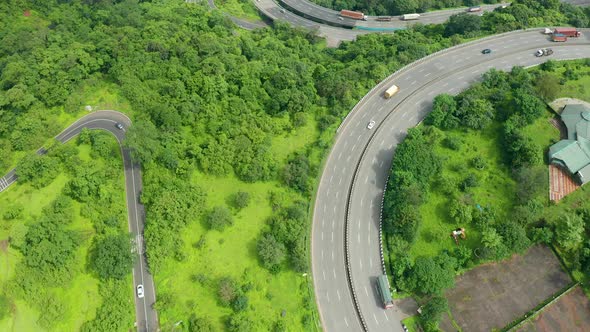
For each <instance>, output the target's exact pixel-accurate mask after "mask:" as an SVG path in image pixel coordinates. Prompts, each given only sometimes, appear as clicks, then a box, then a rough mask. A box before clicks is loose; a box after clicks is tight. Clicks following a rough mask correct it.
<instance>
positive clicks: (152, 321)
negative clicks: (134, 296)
mask: <svg viewBox="0 0 590 332" xmlns="http://www.w3.org/2000/svg"><path fill="white" fill-rule="evenodd" d="M125 154H126V155H127V156H129V158H130V157H131V151H130V150H129V149H127V148H125ZM130 161H131V162H132V168H131V173H132V174H131V175H132V178H133V183H132V185H133V188H135V193H134V195H132V196H131V198H132V199H133V206H134V207H133V215H134V218H135V220H136V228H137V229H136V230H135V234H137V242H138V254H139V258H140V262H141V264H139V267H140V270H139V271H140V272H141V274H142V277H143V287H144V291H145V295H144V302H145V307H144V312H145V314H146V321H147V324H148V326H149V327H150V331H154V330H156V329H157V327H158V313H157V312H156V311H155V310H154V309H153V305H154V304H155V302H156V289H155V282H154V280H153V276H152V275H151V273H150V271H149V266H148V264H147V257H146V250H145V242H144V239H143V234H144V228H145V207H144V206H143V204H141V203H140V195H141V190H142V188H143V183H142V178H141V166H140V165H139V164H138V163H134V162H133V159H131V158H130Z"/></svg>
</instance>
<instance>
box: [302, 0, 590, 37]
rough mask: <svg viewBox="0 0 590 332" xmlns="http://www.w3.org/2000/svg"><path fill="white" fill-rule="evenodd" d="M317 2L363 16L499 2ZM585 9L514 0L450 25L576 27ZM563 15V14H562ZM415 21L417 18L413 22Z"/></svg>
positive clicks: (554, 0) (583, 23)
mask: <svg viewBox="0 0 590 332" xmlns="http://www.w3.org/2000/svg"><path fill="white" fill-rule="evenodd" d="M311 1H312V2H315V3H317V4H318V5H321V6H324V7H328V8H332V9H335V10H341V9H348V10H358V11H361V12H363V13H364V14H366V15H385V16H387V15H401V14H408V13H423V12H427V11H431V10H440V9H447V8H459V7H465V9H467V8H468V7H474V6H479V5H482V4H496V3H503V2H504V1H500V0H484V1H478V0H395V1H394V0H390V1H374V2H371V1H359V0H311ZM588 12H589V10H588V9H583V8H579V7H576V6H573V5H571V4H568V3H562V2H560V1H559V0H547V1H537V0H515V1H512V2H511V5H510V6H508V7H506V8H499V9H496V10H495V11H494V12H491V13H485V14H484V15H483V16H479V15H476V14H467V13H462V14H458V15H454V16H453V18H452V19H451V23H452V24H451V26H452V27H451V28H449V29H461V30H466V31H469V32H470V33H472V34H474V35H478V34H481V33H495V32H503V31H510V30H515V29H519V28H526V27H533V26H538V25H539V24H550V25H552V24H556V23H557V22H564V19H565V22H567V23H568V24H570V25H573V26H576V27H580V28H581V27H587V26H588V17H587V16H588ZM563 15H565V16H563ZM416 22H418V23H419V21H416Z"/></svg>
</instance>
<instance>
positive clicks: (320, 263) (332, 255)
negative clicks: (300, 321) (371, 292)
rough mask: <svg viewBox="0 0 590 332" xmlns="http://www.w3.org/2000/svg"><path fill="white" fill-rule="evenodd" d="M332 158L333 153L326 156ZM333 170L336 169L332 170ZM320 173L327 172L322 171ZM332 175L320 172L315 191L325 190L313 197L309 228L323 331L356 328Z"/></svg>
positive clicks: (338, 201) (341, 215) (339, 195)
mask: <svg viewBox="0 0 590 332" xmlns="http://www.w3.org/2000/svg"><path fill="white" fill-rule="evenodd" d="M334 158H336V156H335V154H334V153H331V154H330V155H329V156H328V163H330V160H333V159H334ZM333 171H337V170H333ZM323 174H327V172H324V173H323ZM334 181H339V182H340V183H341V181H342V178H340V177H338V179H336V178H335V177H334V176H330V177H329V178H327V177H324V176H322V178H321V180H320V185H319V189H318V193H325V196H323V197H319V196H318V197H317V198H316V205H315V209H314V220H315V221H317V222H314V225H313V227H314V228H313V230H312V248H311V249H312V252H313V253H314V254H313V255H312V267H313V279H314V288H315V290H316V291H315V293H316V301H317V302H318V306H319V307H320V308H322V310H321V311H320V317H321V318H322V323H323V324H322V325H323V327H324V329H325V330H326V331H359V330H361V326H360V323H359V321H358V318H357V313H356V311H355V309H354V302H353V300H352V295H351V294H350V289H349V284H348V280H347V279H346V271H345V257H344V228H343V225H342V221H343V220H344V211H343V209H341V208H340V207H341V206H342V205H340V204H343V201H342V200H343V199H344V197H345V195H344V193H336V192H332V193H330V190H329V189H328V187H329V186H330V184H331V183H332V182H334Z"/></svg>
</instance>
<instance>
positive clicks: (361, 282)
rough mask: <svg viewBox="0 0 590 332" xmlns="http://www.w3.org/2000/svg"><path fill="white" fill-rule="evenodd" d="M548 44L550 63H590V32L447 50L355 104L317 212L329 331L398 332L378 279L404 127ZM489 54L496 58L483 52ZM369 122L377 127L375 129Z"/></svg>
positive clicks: (315, 261) (320, 290)
mask: <svg viewBox="0 0 590 332" xmlns="http://www.w3.org/2000/svg"><path fill="white" fill-rule="evenodd" d="M547 46H551V47H552V48H553V50H554V51H555V53H554V54H553V55H552V56H551V58H552V59H573V58H584V57H590V31H589V30H583V35H582V37H580V38H577V39H576V38H570V39H569V40H568V42H567V43H560V44H556V43H552V42H550V41H549V39H548V37H547V36H545V35H543V34H541V33H540V31H539V30H536V29H535V30H528V31H517V32H512V33H507V34H503V35H498V36H493V37H489V38H486V39H482V40H478V41H475V42H471V43H468V44H464V45H460V46H457V47H454V48H451V49H447V50H444V51H442V52H439V53H437V54H434V55H431V56H429V57H426V58H423V59H421V60H419V61H417V62H415V63H413V64H411V65H409V66H407V67H406V68H403V69H402V70H400V71H398V72H396V73H394V74H393V75H392V76H390V77H389V78H387V79H386V80H384V81H383V82H381V83H380V84H379V85H378V86H376V87H375V88H374V89H373V90H371V91H370V92H369V93H368V94H367V95H366V96H365V97H363V99H362V100H361V101H360V102H359V103H358V104H357V105H356V106H355V108H354V109H353V110H352V112H351V114H350V115H349V116H348V117H347V118H346V119H345V121H344V123H343V124H342V126H341V127H340V129H339V132H338V134H337V137H336V141H335V143H334V146H333V148H332V150H331V152H330V154H329V156H328V158H327V161H326V164H325V168H324V171H323V174H322V177H321V181H320V185H319V188H318V192H317V196H316V202H315V206H314V218H313V229H312V269H313V279H314V285H315V293H316V300H317V303H318V307H319V311H320V317H321V319H322V323H323V327H324V329H325V330H326V331H360V330H363V329H366V330H369V331H401V325H400V322H399V315H398V312H397V309H393V310H389V311H385V310H384V309H382V306H381V303H380V300H379V296H378V293H377V292H376V291H375V281H374V278H375V277H376V276H377V275H379V274H381V273H383V271H382V268H381V259H380V243H379V221H380V211H381V203H382V197H383V191H384V187H385V183H386V180H387V175H388V172H389V169H390V166H391V161H392V158H393V153H394V151H395V147H396V146H397V144H398V143H399V142H400V141H401V140H402V139H403V138H404V136H405V133H406V131H407V129H408V128H411V127H413V126H415V125H416V124H418V123H419V122H420V121H421V120H422V119H423V118H424V117H425V116H426V114H428V112H429V111H430V110H431V107H432V100H433V98H434V97H435V96H436V95H437V94H440V93H443V92H444V93H450V94H457V93H459V92H460V91H461V90H463V89H465V88H467V87H468V86H469V85H470V84H472V83H473V82H475V81H476V80H477V79H478V78H479V77H480V75H481V74H482V73H484V72H485V71H487V70H488V69H490V68H498V69H502V70H509V69H510V68H512V66H515V65H522V66H530V65H535V64H539V63H541V62H543V61H546V60H547V59H548V58H546V57H542V58H537V57H535V56H534V55H533V54H534V52H535V50H537V49H538V48H540V47H547ZM484 48H490V49H492V53H491V54H482V53H481V50H482V49H484ZM392 84H396V85H398V86H399V87H400V92H399V93H398V94H397V95H395V96H394V97H392V98H391V99H384V98H383V96H382V95H383V91H384V90H385V89H387V88H388V87H389V86H391V85H392ZM370 120H374V121H375V122H376V125H375V127H374V128H373V129H371V130H369V129H368V128H367V124H368V122H369V121H370ZM346 248H348V256H347V253H346V251H345V249H346ZM347 269H348V271H347ZM347 272H348V273H347ZM347 276H349V277H350V280H348V279H347ZM353 292H354V294H355V296H356V300H355V299H354V298H353Z"/></svg>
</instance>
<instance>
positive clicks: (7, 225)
mask: <svg viewBox="0 0 590 332" xmlns="http://www.w3.org/2000/svg"><path fill="white" fill-rule="evenodd" d="M112 143H113V144H116V143H115V140H114V139H112ZM68 144H74V143H73V142H70V143H68ZM78 151H79V156H80V158H81V159H82V160H86V161H89V160H93V163H94V165H95V166H97V167H100V166H103V165H104V161H103V160H101V159H94V158H91V157H90V146H88V145H81V146H80V147H79V149H78ZM69 179H70V178H69V176H68V175H66V174H65V173H62V174H60V175H59V176H58V177H57V178H56V179H55V180H54V181H53V182H51V184H49V185H48V186H47V187H44V188H42V189H38V190H37V189H33V188H31V187H30V185H29V184H26V183H25V184H20V183H18V182H17V183H16V184H14V185H12V186H11V187H10V188H9V189H8V190H6V191H4V192H2V193H0V206H12V205H15V204H20V205H22V206H23V207H24V208H25V209H24V211H23V216H22V218H19V219H16V220H11V221H7V220H4V219H1V220H2V223H1V230H0V242H1V243H7V242H8V237H9V235H10V233H11V229H12V228H14V227H18V225H19V224H20V223H25V224H31V223H34V222H36V220H37V219H38V217H39V216H40V215H41V214H42V209H43V207H45V206H46V205H48V204H49V203H50V202H51V201H53V200H54V199H55V198H56V197H57V196H58V195H59V194H60V193H61V191H62V188H63V187H64V186H65V184H66V183H67V182H68V181H69ZM117 181H119V182H120V187H123V186H124V185H123V172H121V174H120V176H119V178H118V179H117ZM119 196H120V200H119V201H120V204H125V196H124V192H121V193H120V195H119ZM80 207H81V204H80V203H78V202H76V201H74V202H73V208H74V211H75V212H74V216H75V217H74V219H73V220H72V221H71V224H70V228H71V229H73V230H77V231H81V232H82V233H85V234H93V233H94V228H93V226H92V223H91V222H90V221H89V220H88V219H86V218H84V217H82V216H81V215H80V213H79V211H80ZM0 218H2V216H0ZM121 220H122V224H121V227H122V229H125V230H126V229H127V226H126V223H125V222H124V221H125V220H126V218H121ZM90 243H91V238H88V239H86V240H85V241H84V242H83V243H82V245H81V246H80V247H79V249H78V251H77V255H76V256H77V257H76V266H75V271H76V273H75V274H74V278H73V280H72V281H71V283H70V284H69V285H68V286H67V287H65V288H52V289H49V290H48V291H49V292H51V294H53V296H55V297H56V298H58V299H59V300H60V301H61V302H62V303H63V304H64V305H65V307H66V310H65V313H64V315H63V319H61V320H60V321H59V322H57V323H56V325H55V326H54V327H53V328H52V330H53V331H76V330H78V329H79V328H80V326H81V325H82V324H83V323H84V322H85V321H88V320H91V319H93V318H94V317H95V312H96V309H97V308H98V307H99V305H100V304H101V303H102V301H103V300H104V299H102V298H101V297H100V294H99V291H98V286H99V280H98V279H97V278H96V277H94V276H93V275H92V274H90V273H87V272H86V270H87V269H86V265H87V259H86V258H87V256H88V249H89V246H90ZM20 259H21V254H20V252H18V251H17V250H15V249H13V248H10V247H7V249H6V250H1V251H0V289H3V288H4V287H6V286H7V285H8V283H9V282H10V279H11V278H12V276H13V273H14V270H15V266H16V265H17V264H18V263H19V261H20ZM128 279H129V280H128V281H129V284H130V295H131V288H132V287H131V283H132V282H131V277H130V276H129V278H128ZM11 302H12V309H11V314H10V316H9V317H7V318H5V319H4V320H2V321H0V330H1V331H19V332H20V331H43V330H44V329H43V328H42V327H40V326H38V325H37V323H36V322H37V319H38V317H39V311H38V309H37V308H35V307H33V306H31V304H30V303H26V302H25V301H23V300H22V299H11ZM128 317H129V319H130V321H129V322H128V325H129V327H132V326H133V321H132V319H133V309H132V308H131V309H130V312H129V313H128Z"/></svg>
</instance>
